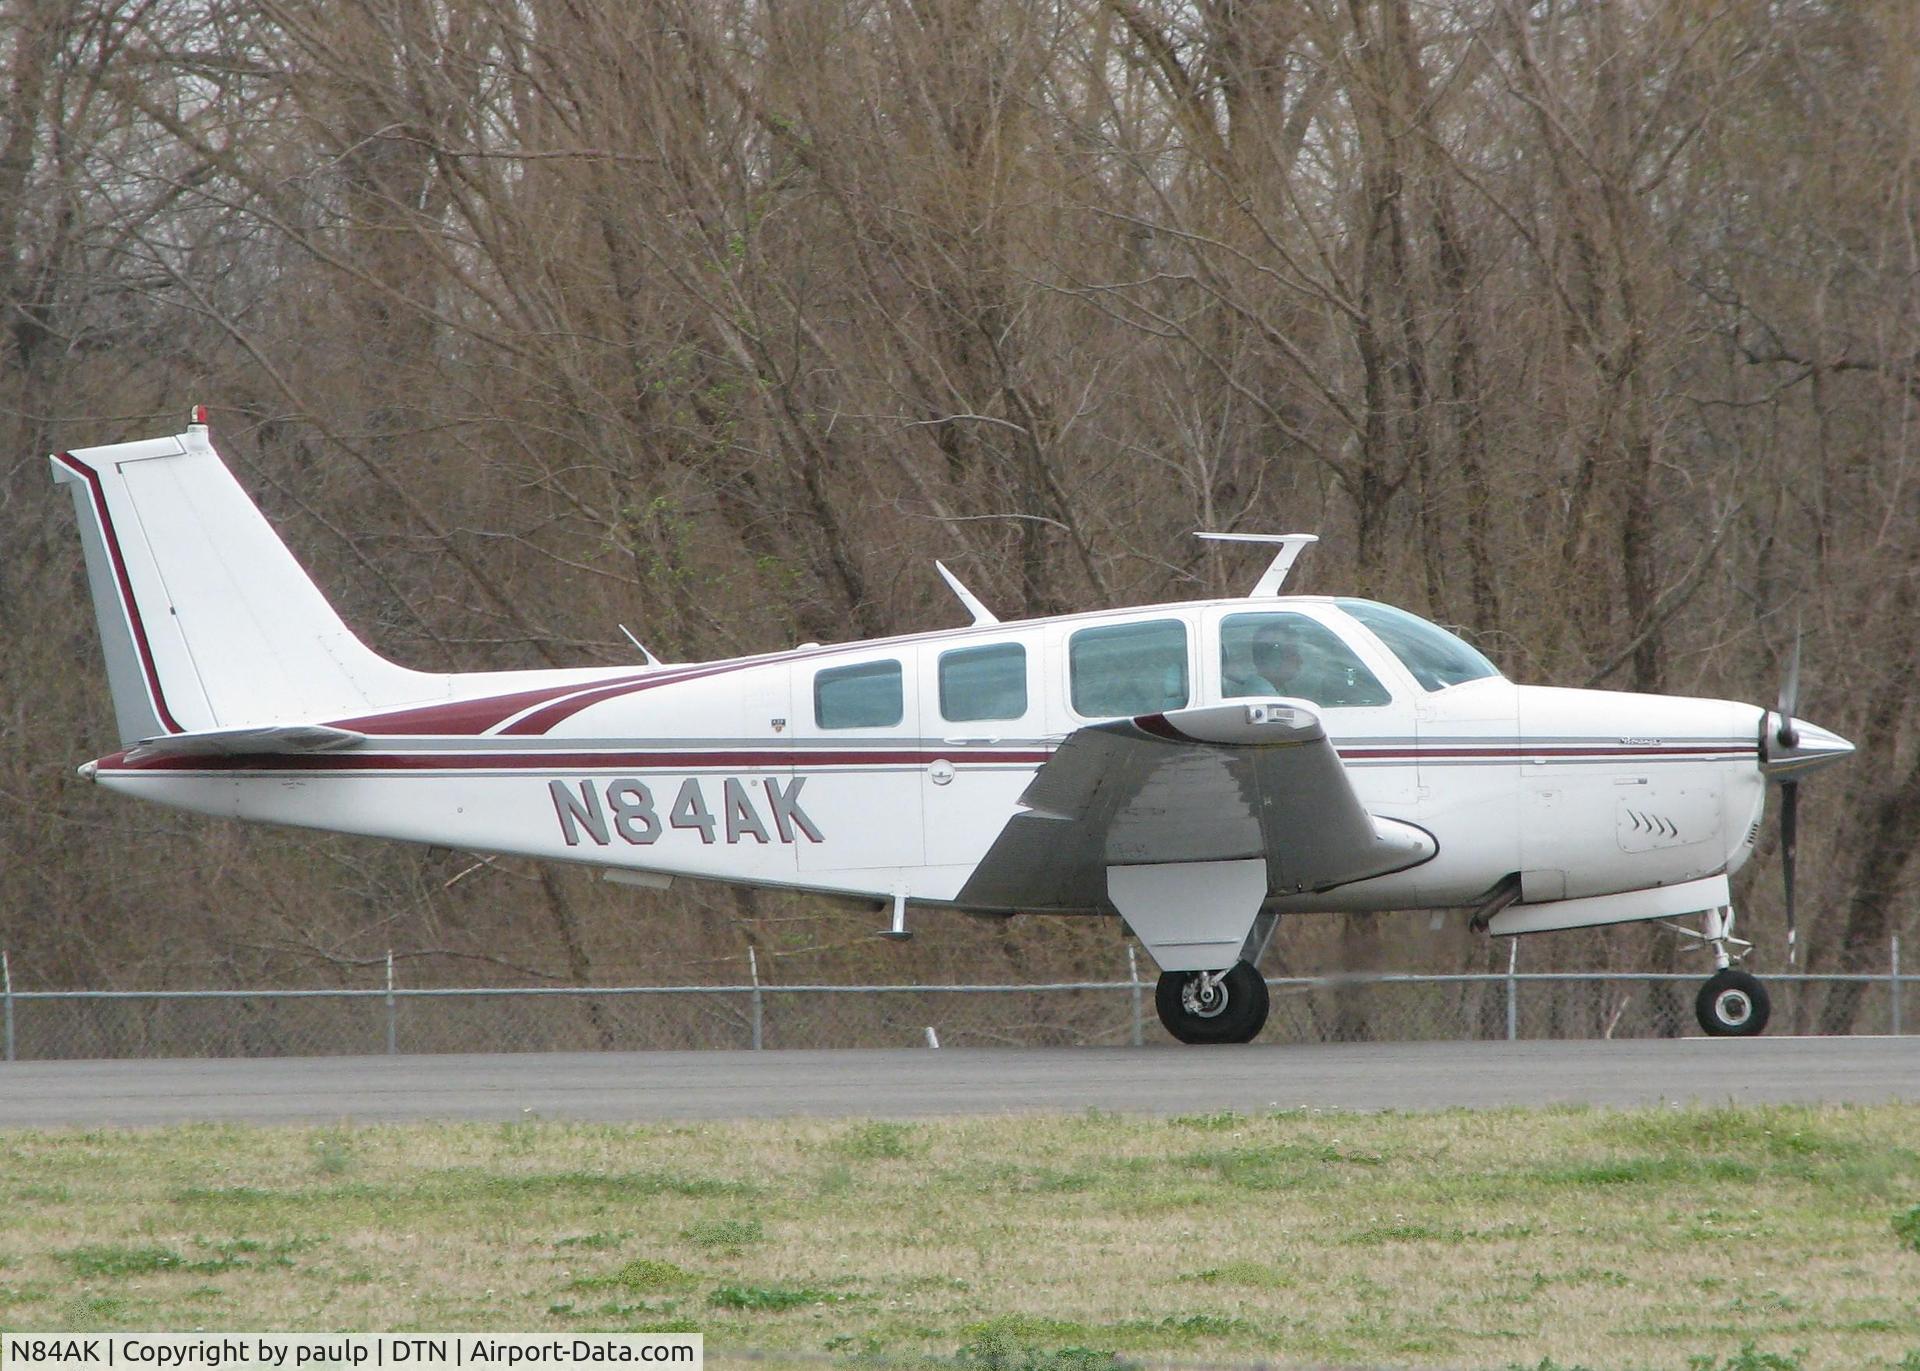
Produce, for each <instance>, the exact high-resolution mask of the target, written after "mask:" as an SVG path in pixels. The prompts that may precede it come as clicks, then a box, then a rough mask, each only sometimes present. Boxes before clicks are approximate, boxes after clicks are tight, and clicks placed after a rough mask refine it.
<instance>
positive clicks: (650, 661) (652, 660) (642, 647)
mask: <svg viewBox="0 0 1920 1371" xmlns="http://www.w3.org/2000/svg"><path fill="white" fill-rule="evenodd" d="M620 631H621V632H622V633H624V634H626V635H627V641H628V642H630V643H632V644H633V645H634V647H636V648H638V649H639V651H640V655H641V656H642V657H645V658H646V659H647V665H648V666H662V665H664V663H663V662H661V660H660V659H659V658H658V657H656V656H654V655H653V654H652V653H651V652H649V651H647V645H646V644H645V643H643V642H641V641H640V640H639V639H638V638H636V637H634V636H633V630H632V629H630V628H628V627H627V626H626V625H625V624H621V625H620Z"/></svg>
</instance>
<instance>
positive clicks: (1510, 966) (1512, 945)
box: [1507, 938, 1520, 1042]
mask: <svg viewBox="0 0 1920 1371" xmlns="http://www.w3.org/2000/svg"><path fill="white" fill-rule="evenodd" d="M1519 962H1520V940H1519V939H1518V938H1513V939H1510V940H1509V941H1508V943H1507V1041H1508V1042H1512V1041H1513V1040H1514V1039H1515V1038H1518V1037H1519V1036H1520V1005H1519V1002H1518V999H1517V995H1518V992H1519V988H1520V983H1519V982H1518V981H1516V980H1514V978H1513V973H1514V969H1515V968H1516V967H1517V966H1518V965H1519Z"/></svg>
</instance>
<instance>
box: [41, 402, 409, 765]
mask: <svg viewBox="0 0 1920 1371" xmlns="http://www.w3.org/2000/svg"><path fill="white" fill-rule="evenodd" d="M52 460H53V468H54V479H55V480H57V481H61V482H65V483H67V484H69V485H71V486H72V488H73V498H74V507H75V509H76V511H77V512H78V514H79V518H80V533H81V541H82V543H83V545H84V547H85V550H86V561H87V578H88V580H89V581H90V582H91V584H92V588H93V605H94V613H95V616H96V617H97V618H98V620H99V623H100V641H101V644H102V647H103V648H104V650H105V653H106V659H107V680H108V683H109V685H110V686H111V688H112V691H113V707H114V713H115V715H116V717H117V718H118V721H119V727H120V738H121V741H122V742H123V743H126V744H131V743H134V742H138V741H140V740H141V739H144V738H152V737H156V736H159V735H162V734H170V733H187V732H201V731H204V730H208V729H217V728H233V727H236V726H240V725H249V724H268V723H284V722H288V721H292V720H303V719H328V718H340V717H343V716H347V715H352V714H358V713H364V712H366V711H367V710H369V709H377V708H381V707H384V706H388V705H395V704H404V703H409V702H411V701H415V700H424V699H428V698H433V697H435V696H439V695H444V694H445V691H446V687H447V678H446V677H444V676H435V675H429V674H426V673H422V672H415V671H409V670H407V669H405V668H404V667H399V666H396V665H394V664H393V663H392V662H389V661H387V660H386V659H385V658H384V657H381V656H379V655H378V654H377V653H375V652H373V651H372V650H371V649H369V648H368V647H367V646H366V645H365V644H364V643H362V642H361V641H360V640H359V639H358V638H357V637H355V636H354V635H353V633H352V631H351V630H349V629H348V628H347V626H346V625H345V624H344V623H343V622H341V619H340V616H339V615H338V614H336V613H335V612H334V610H333V607H332V606H331V605H330V604H328V603H327V601H326V598H325V597H324V596H323V595H321V593H320V591H319V588H318V587H316V586H315V585H314V583H313V581H312V580H311V579H310V578H309V577H308V576H307V574H306V572H305V571H303V570H302V569H301V567H300V564H299V563H298V562H297V561H295V560H294V557H293V554H292V553H291V552H289V551H288V550H287V546H286V544H285V543H283V542H282V541H281V540H280V537H279V535H278V534H276V533H275V532H274V531H273V528H272V526H271V525H270V524H268V523H267V521H266V519H265V517H264V516H263V515H262V514H261V513H260V511H259V509H258V508H257V507H256V506H255V505H254V503H253V501H252V500H250V499H249V498H248V497H247V494H246V492H245V491H244V490H242V489H241V488H240V484H239V482H237V481H235V480H234V478H233V474H232V473H231V472H229V471H228V470H227V468H226V464H225V463H223V462H222V461H221V460H220V455H219V454H218V453H217V452H215V451H214V449H213V444H212V442H211V440H210V439H209V437H208V435H207V429H206V426H205V424H194V425H191V426H190V427H189V428H188V429H187V431H186V432H185V433H183V434H181V435H179V436H178V437H174V438H157V439H151V440H148V441H145V442H137V443H117V444H113V445H111V446H107V447H96V448H81V449H77V450H75V451H73V452H63V453H57V454H55V456H54V457H53V459H52Z"/></svg>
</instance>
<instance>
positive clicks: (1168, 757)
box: [957, 699, 1435, 910]
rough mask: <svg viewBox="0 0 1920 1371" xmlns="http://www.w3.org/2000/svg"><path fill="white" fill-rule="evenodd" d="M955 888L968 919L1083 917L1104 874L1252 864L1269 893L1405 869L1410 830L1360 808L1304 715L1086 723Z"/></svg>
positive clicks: (1415, 859)
mask: <svg viewBox="0 0 1920 1371" xmlns="http://www.w3.org/2000/svg"><path fill="white" fill-rule="evenodd" d="M1020 803H1021V804H1022V805H1023V806H1024V807H1025V812H1023V813H1019V814H1016V815H1014V817H1013V818H1012V819H1010V820H1009V821H1008V822H1007V826H1006V827H1005V828H1004V829H1002V830H1001V833H1000V836H999V837H998V838H997V839H995V841H994V844H993V846H992V847H991V848H989V849H988V851H987V855H986V856H985V857H984V858H983V859H982V860H981V862H980V865H979V866H978V867H977V868H976V869H975V870H974V873H973V875H972V876H971V877H969V878H968V880H967V883H966V885H965V886H964V887H962V889H961V891H960V894H959V897H958V900H957V903H958V904H960V905H961V906H963V907H967V908H975V909H1006V910H1037V909H1090V908H1098V907H1100V906H1102V905H1103V904H1104V903H1105V902H1106V899H1107V894H1108V883H1107V874H1108V868H1109V867H1141V866H1166V865H1174V864H1181V863H1226V862H1240V861H1245V860H1247V859H1254V858H1258V859H1264V860H1265V862H1266V865H1267V886H1266V889H1267V891H1268V892H1271V893H1276V894H1277V893H1286V894H1292V893H1297V892H1302V891H1318V890H1330V889H1332V888H1333V887H1335V886H1339V885H1345V884H1347V883H1348V882H1351V881H1358V880H1364V879H1366V878H1368V877H1370V876H1381V875H1385V874H1387V873H1388V872H1392V871H1401V870H1404V869H1406V868H1407V867H1410V866H1417V865H1419V864H1420V863H1421V862H1423V861H1425V860H1427V859H1428V858H1429V857H1431V856H1432V855H1433V853H1434V850H1435V849H1434V843H1433V839H1432V838H1431V837H1430V836H1428V834H1426V833H1425V832H1424V831H1423V830H1421V829H1418V828H1415V827H1413V826H1412V825H1410V824H1403V823H1399V822H1397V821H1395V820H1392V819H1377V818H1375V817H1374V816H1372V815H1371V814H1369V813H1367V811H1366V810H1365V809H1364V808H1362V806H1361V804H1360V800H1359V797H1358V796H1356V795H1355V794H1354V791H1353V786H1352V784H1351V783H1350V782H1349V780H1348V778H1347V773H1346V769H1345V768H1344V767H1343V766H1342V765H1341V763H1340V758H1339V755H1338V754H1337V753H1336V752H1335V751H1334V750H1333V745H1332V744H1331V743H1330V742H1329V741H1328V740H1327V734H1326V729H1325V728H1324V727H1323V726H1322V724H1321V721H1320V717H1319V715H1318V714H1316V713H1315V712H1314V710H1313V708H1312V707H1311V706H1310V705H1308V704H1307V703H1306V702H1304V701H1299V700H1281V699H1274V700H1244V701H1235V702H1233V703H1232V704H1225V705H1208V706H1202V707H1198V708H1193V709H1183V710H1176V711H1171V712H1169V713H1166V714H1149V715H1144V716H1142V717H1140V718H1136V719H1120V720H1115V721H1114V722H1112V723H1104V724H1093V725H1090V726H1089V727H1087V728H1083V729H1080V730H1078V731H1076V732H1074V733H1072V734H1070V735H1068V737H1067V740H1066V741H1065V742H1064V743H1062V744H1061V746H1060V748H1059V750H1058V751H1056V752H1055V753H1054V754H1053V756H1052V757H1051V758H1050V759H1049V760H1048V761H1047V762H1046V764H1045V765H1044V766H1042V767H1041V768H1040V770H1039V772H1038V773H1037V774H1036V775H1035V776H1034V778H1033V781H1032V783H1031V784H1029V785H1028V787H1027V789H1026V792H1025V793H1024V794H1022V795H1021V797H1020Z"/></svg>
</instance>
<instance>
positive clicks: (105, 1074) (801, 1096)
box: [0, 1037, 1920, 1127]
mask: <svg viewBox="0 0 1920 1371" xmlns="http://www.w3.org/2000/svg"><path fill="white" fill-rule="evenodd" d="M1878 1100H1920V1037H1911V1038H1752V1039H1724V1038H1723V1039H1712V1038H1681V1039H1673V1040H1662V1041H1629V1042H1519V1043H1483V1042H1473V1043H1369V1044H1354V1045H1347V1046H1325V1047H1288V1046H1271V1047H1261V1046H1256V1047H1229V1048H1207V1049H1195V1048H1178V1047H1172V1046H1168V1047H1153V1048H1060V1049H1052V1048H1046V1049H1042V1048H1029V1049H991V1050H979V1049H951V1048H949V1049H941V1050H937V1051H936V1050H919V1051H835V1052H605V1053H598V1052H596V1053H584V1052H583V1053H561V1054H551V1055H541V1054H525V1055H498V1056H434V1057H301V1058H264V1059H262V1058H255V1059H247V1060H222V1061H100V1062H15V1063H10V1064H0V1127H62V1126H74V1127H98V1126H130V1127H139V1126H149V1125H157V1124H170V1123H186V1122H196V1121H205V1122H245V1123H295V1122H307V1121H315V1120H321V1121H337V1120H353V1121H357V1122H381V1121H392V1120H404V1119H479V1120H499V1119H514V1118H524V1117H528V1116H538V1117H541V1118H550V1119H592V1120H613V1121H631V1122H647V1121H652V1120H666V1119H746V1118H769V1117H781V1116H788V1117H793V1116H808V1115H811V1116H819V1117H847V1116H861V1115H867V1116H879V1117H896V1118H898V1117H910V1116H930V1115H940V1114H998V1113H1033V1112H1049V1111H1051V1112H1064V1113H1077V1112H1080V1111H1082V1110H1087V1109H1106V1110H1115V1111H1121V1112H1127V1113H1154V1114H1183V1113H1199V1112H1204V1111H1209V1110H1217V1109H1237V1110H1240V1111H1242V1112H1253V1111H1260V1110H1271V1109H1295V1108H1303V1107H1304V1108H1318V1109H1445V1108H1451V1107H1455V1106H1459V1107H1465V1108H1474V1109H1485V1108H1497V1107H1500V1106H1506V1105H1544V1104H1593V1105H1638V1104H1657V1103H1661V1102H1665V1101H1697V1102H1700V1103H1706V1104H1717V1103H1726V1102H1729V1101H1731V1102H1737V1103H1759V1102H1815V1101H1828V1102H1835V1103H1838V1102H1846V1101H1858V1102H1868V1101H1878Z"/></svg>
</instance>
